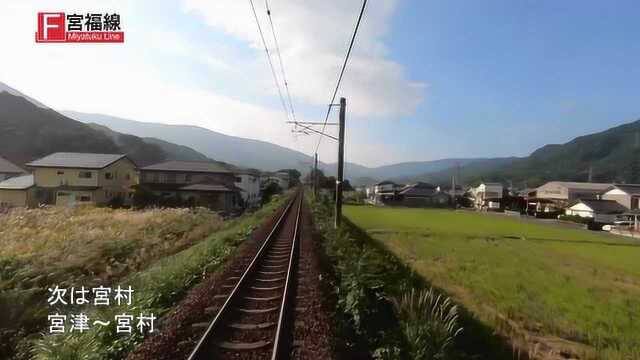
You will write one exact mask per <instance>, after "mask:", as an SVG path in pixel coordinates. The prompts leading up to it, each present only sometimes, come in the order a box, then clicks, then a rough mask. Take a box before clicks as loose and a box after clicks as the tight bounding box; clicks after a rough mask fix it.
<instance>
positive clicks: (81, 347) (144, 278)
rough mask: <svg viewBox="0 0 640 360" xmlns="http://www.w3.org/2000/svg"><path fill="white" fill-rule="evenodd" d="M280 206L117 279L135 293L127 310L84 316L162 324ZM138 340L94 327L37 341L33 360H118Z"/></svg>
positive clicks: (117, 308) (273, 204) (110, 328)
mask: <svg viewBox="0 0 640 360" xmlns="http://www.w3.org/2000/svg"><path fill="white" fill-rule="evenodd" d="M282 202H283V198H282V197H275V198H274V199H273V200H272V202H271V203H269V204H267V205H266V206H264V207H263V208H262V209H260V210H258V211H257V212H255V213H252V214H248V215H245V216H242V217H240V218H238V219H234V220H230V221H227V222H225V224H224V226H223V227H221V228H220V229H218V230H217V231H216V232H213V233H211V234H209V235H208V236H206V238H205V240H204V241H201V242H198V243H197V244H195V245H193V246H191V247H189V248H187V249H185V250H183V251H181V252H179V253H177V254H175V255H172V256H168V257H164V258H161V259H159V260H158V261H156V262H155V263H153V265H152V266H150V267H149V268H147V269H146V270H144V271H141V272H137V273H132V274H130V275H128V276H127V277H125V278H123V279H121V280H120V281H119V282H118V284H122V285H123V286H129V285H131V286H132V288H134V289H135V294H136V296H135V301H134V303H133V304H132V305H131V306H111V307H108V308H96V307H93V308H90V309H88V315H89V316H90V317H93V318H100V319H110V318H111V319H113V317H114V315H116V314H122V313H127V314H139V313H144V314H150V313H153V314H154V315H156V316H157V317H158V318H159V319H160V320H159V323H160V324H161V323H162V319H161V318H162V316H163V315H165V314H167V313H168V312H169V311H171V309H172V308H173V307H174V306H175V305H176V304H177V303H178V302H179V301H180V300H181V299H182V298H183V297H184V296H185V294H186V293H187V292H188V291H189V290H190V289H191V288H192V287H193V286H194V285H196V284H197V283H199V282H200V281H202V279H203V278H205V277H206V276H208V275H209V274H210V273H211V272H214V271H216V270H218V269H219V268H220V266H221V265H222V264H223V263H224V261H225V259H227V257H228V256H229V255H230V254H231V253H232V252H233V251H234V249H235V248H236V247H237V245H238V244H239V243H240V242H242V241H243V240H245V239H247V238H248V237H249V236H250V234H251V233H252V231H253V229H254V228H255V227H256V226H257V225H258V224H259V223H261V222H263V221H264V220H265V219H266V218H267V217H268V216H270V215H271V214H273V212H274V211H275V209H277V208H278V207H279V206H281V204H282ZM112 286H117V284H116V283H114V284H113V285H112ZM142 340H143V335H141V334H139V333H137V332H134V333H133V334H131V335H129V334H117V333H116V326H115V323H113V322H112V324H111V325H110V326H107V327H94V328H92V329H91V330H90V331H89V332H86V333H83V334H81V335H77V334H74V335H47V336H44V337H42V338H41V339H39V340H38V341H36V343H35V346H34V347H33V349H32V355H33V356H34V357H35V359H42V360H53V359H69V360H79V359H122V358H125V357H126V354H127V353H128V352H129V351H131V350H132V349H133V348H134V347H135V346H136V345H137V344H139V343H140V342H142Z"/></svg>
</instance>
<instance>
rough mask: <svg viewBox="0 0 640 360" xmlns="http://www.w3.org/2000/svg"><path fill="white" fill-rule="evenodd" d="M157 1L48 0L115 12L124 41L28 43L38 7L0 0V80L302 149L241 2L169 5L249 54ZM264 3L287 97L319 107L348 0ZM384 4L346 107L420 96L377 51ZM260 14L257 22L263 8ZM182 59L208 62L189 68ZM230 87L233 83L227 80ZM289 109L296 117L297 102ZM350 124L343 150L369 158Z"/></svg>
mask: <svg viewBox="0 0 640 360" xmlns="http://www.w3.org/2000/svg"><path fill="white" fill-rule="evenodd" d="M167 4H169V3H159V2H155V1H142V2H122V1H115V0H112V1H103V0H100V1H99V0H89V1H86V0H65V1H59V2H57V3H56V6H55V7H54V8H52V7H51V6H50V5H47V6H46V10H47V11H49V10H58V9H59V10H61V11H67V12H73V11H80V12H82V11H87V10H95V11H116V12H118V13H120V14H121V15H122V19H123V30H124V31H125V39H126V40H125V43H124V44H36V43H35V42H34V32H35V27H36V13H37V12H38V11H43V9H44V8H43V5H42V4H41V3H39V2H36V1H17V0H16V1H5V2H2V3H0V20H1V21H0V34H3V38H2V39H3V44H2V45H3V49H4V51H3V54H2V56H0V81H3V82H5V83H7V84H8V85H10V86H12V87H15V88H16V89H18V90H20V91H22V92H24V93H25V94H27V95H30V96H32V97H34V98H35V99H37V100H40V101H42V102H43V103H45V104H46V105H49V106H51V107H53V108H55V109H68V110H76V111H84V112H94V113H105V114H110V115H115V116H121V117H126V118H132V119H136V120H141V121H155V122H164V123H181V124H191V125H199V126H203V127H206V128H209V129H211V130H214V131H219V132H222V133H226V134H230V135H235V136H242V137H248V138H254V139H260V140H265V141H269V142H273V143H276V144H279V145H282V146H287V147H290V148H293V149H296V150H300V151H304V152H307V153H311V152H312V151H313V149H314V148H315V142H316V139H317V138H316V137H313V138H310V137H306V138H305V137H299V138H297V139H296V138H295V137H294V136H292V134H291V127H290V126H288V125H286V124H285V123H284V114H283V112H282V110H281V108H280V107H279V104H278V103H277V102H274V101H273V100H274V99H275V98H274V95H275V94H276V93H275V88H274V86H273V80H272V79H271V73H270V71H269V69H268V67H267V63H266V58H265V56H264V51H263V50H262V46H261V45H260V43H259V38H258V37H257V36H258V33H257V30H256V27H255V23H254V21H253V18H252V16H253V15H252V13H251V10H250V7H249V3H248V2H246V1H237V0H236V1H221V0H220V1H219V0H216V1H197V0H189V1H185V2H184V3H182V5H183V7H184V10H185V13H184V14H178V15H180V16H183V17H186V18H187V19H188V20H189V21H193V22H196V23H197V22H198V20H199V19H200V20H204V21H206V23H207V24H208V25H209V26H212V27H213V28H215V29H221V30H223V31H224V32H226V33H227V34H230V35H232V36H233V37H235V38H237V39H240V40H241V41H242V42H244V44H249V45H250V46H251V47H252V48H253V50H251V51H249V52H248V53H249V54H252V55H249V56H247V48H246V46H245V47H244V49H237V48H234V46H235V47H237V46H240V45H237V40H236V41H235V42H233V41H231V42H230V43H231V44H230V43H226V42H225V41H224V37H221V38H222V39H218V38H216V39H217V40H216V41H218V42H213V43H211V42H209V41H205V40H203V39H202V38H193V37H192V36H193V34H192V33H189V32H187V31H185V30H183V29H181V28H180V27H177V26H175V25H173V27H171V26H170V25H166V24H163V23H161V22H160V21H158V20H157V17H158V16H159V15H160V14H159V12H161V11H163V10H165V11H166V7H163V5H167ZM171 4H172V5H175V3H171ZM171 4H170V5H171ZM270 5H271V7H272V11H273V19H274V22H275V25H276V29H277V31H278V35H279V41H280V45H281V47H282V55H283V57H284V61H285V65H286V66H287V72H288V73H287V76H288V77H289V82H290V86H291V89H292V95H294V97H296V99H295V102H296V104H297V105H305V106H304V107H306V108H307V109H308V108H309V106H312V105H321V106H320V107H318V109H320V111H318V114H320V113H322V110H323V109H325V104H326V102H327V101H328V100H329V96H330V95H331V90H332V88H333V86H335V81H336V77H337V74H338V71H339V68H340V66H341V61H342V59H343V56H344V52H345V50H346V46H347V45H348V40H349V36H350V32H351V30H352V29H353V25H354V21H355V16H356V14H357V11H358V10H359V1H340V0H333V1H305V2H301V1H289V2H284V1H281V0H279V1H275V0H273V1H271V2H270ZM256 6H257V7H258V8H257V10H258V11H261V12H262V15H264V7H263V6H264V4H263V3H262V2H260V1H256ZM394 8H395V1H382V2H371V4H370V8H369V9H368V10H367V15H366V17H365V21H364V22H363V25H362V27H361V33H360V34H359V40H358V43H357V45H356V49H355V51H354V54H353V56H352V59H351V63H350V64H349V68H348V71H347V74H346V76H345V79H344V81H343V87H342V90H343V91H342V94H344V95H346V96H347V97H348V101H349V102H348V107H349V108H348V109H349V115H350V116H352V115H361V116H366V117H370V116H378V115H398V114H408V113H411V112H412V111H413V109H415V106H416V105H417V104H418V103H419V102H420V101H421V99H422V93H423V90H422V85H421V84H419V83H414V82H412V81H409V80H407V79H406V78H405V75H404V71H403V68H402V66H401V65H400V64H398V63H396V62H393V61H391V60H389V59H387V58H385V55H386V49H385V46H384V42H383V41H382V36H383V35H384V34H385V33H387V31H388V27H389V20H390V17H391V15H392V13H393V9H394ZM176 16H177V15H176ZM181 20H184V19H181ZM261 20H262V25H263V27H264V30H268V23H267V22H266V19H265V17H264V16H261ZM185 21H186V20H185ZM9 34H10V36H9ZM265 35H267V36H270V32H266V34H265ZM273 60H274V61H276V59H275V58H274V59H273ZM194 63H196V64H201V65H203V66H204V67H205V68H206V69H208V71H209V73H206V72H202V71H200V70H196V69H194V68H193V67H192V65H193V64H194ZM275 64H277V62H276V63H275ZM209 76H213V77H216V78H217V77H218V76H220V77H221V78H224V77H226V78H227V79H231V80H230V83H225V82H222V83H219V84H215V85H216V86H212V87H211V88H210V87H207V86H203V85H202V83H207V82H208V77H209ZM214 88H215V90H214ZM231 88H234V91H235V92H234V91H229V90H228V89H231ZM238 89H240V91H243V92H239V91H236V90H238ZM265 95H268V97H267V98H265ZM265 104H272V105H265ZM380 104H383V106H380ZM298 113H299V119H300V118H302V117H303V115H302V113H303V111H298ZM314 120H317V119H314ZM350 136H351V138H350V140H353V143H352V144H350V145H349V146H348V149H347V151H348V152H349V153H350V154H353V155H354V157H350V160H353V161H364V162H369V161H371V162H377V161H379V159H375V158H371V156H370V154H371V152H369V151H359V150H358V149H361V148H363V144H365V141H359V139H365V138H366V135H365V134H356V133H354V134H352V135H351V134H350ZM355 144H361V145H362V146H361V145H355ZM350 149H354V151H353V152H351V150H350ZM322 150H323V156H324V157H325V158H326V159H333V158H335V146H334V144H332V143H331V142H330V141H325V142H324V145H323V147H322Z"/></svg>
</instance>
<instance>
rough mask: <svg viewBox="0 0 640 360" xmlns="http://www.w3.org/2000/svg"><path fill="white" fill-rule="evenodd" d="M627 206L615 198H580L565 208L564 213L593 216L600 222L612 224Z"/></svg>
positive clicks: (585, 216) (584, 216)
mask: <svg viewBox="0 0 640 360" xmlns="http://www.w3.org/2000/svg"><path fill="white" fill-rule="evenodd" d="M626 211H627V208H625V207H624V206H622V205H620V204H619V203H618V202H617V201H615V200H601V199H580V200H577V201H576V202H575V203H574V204H573V205H571V206H569V207H568V208H567V209H566V210H565V214H566V215H570V216H580V217H583V218H593V220H594V222H596V223H600V224H612V223H613V222H614V221H615V220H616V218H617V217H618V216H619V215H621V214H624V213H625V212H626Z"/></svg>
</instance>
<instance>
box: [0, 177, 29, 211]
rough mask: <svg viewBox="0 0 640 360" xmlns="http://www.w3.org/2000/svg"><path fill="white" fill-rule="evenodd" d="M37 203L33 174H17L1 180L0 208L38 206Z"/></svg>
mask: <svg viewBox="0 0 640 360" xmlns="http://www.w3.org/2000/svg"><path fill="white" fill-rule="evenodd" d="M37 205H38V199H37V196H36V187H35V182H34V180H33V175H22V176H16V177H12V178H10V179H7V180H4V181H2V182H0V208H11V207H36V206H37Z"/></svg>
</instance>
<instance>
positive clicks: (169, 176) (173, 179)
mask: <svg viewBox="0 0 640 360" xmlns="http://www.w3.org/2000/svg"><path fill="white" fill-rule="evenodd" d="M175 182H176V174H175V173H168V174H167V183H169V184H174V183H175Z"/></svg>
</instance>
